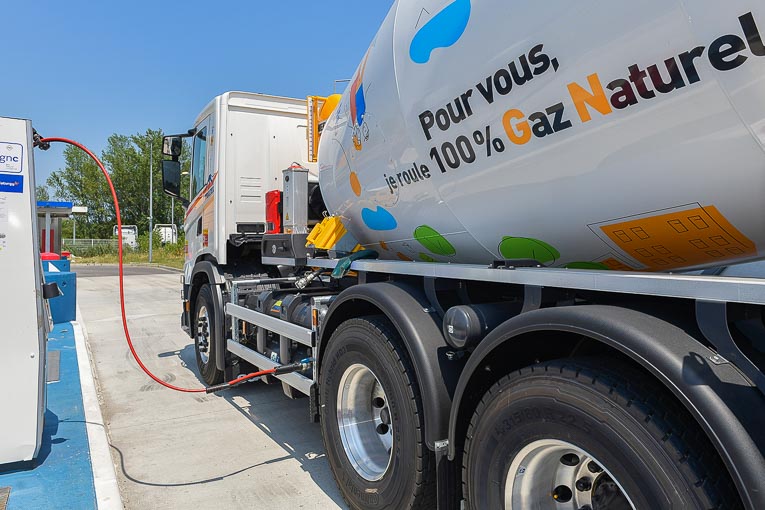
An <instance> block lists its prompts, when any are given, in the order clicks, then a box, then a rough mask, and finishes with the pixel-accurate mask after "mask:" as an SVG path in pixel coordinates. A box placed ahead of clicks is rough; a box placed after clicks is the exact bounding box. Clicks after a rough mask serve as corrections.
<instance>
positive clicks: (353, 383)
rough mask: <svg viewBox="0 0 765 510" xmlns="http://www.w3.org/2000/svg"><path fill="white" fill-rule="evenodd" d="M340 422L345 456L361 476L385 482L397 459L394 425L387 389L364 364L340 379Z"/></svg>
mask: <svg viewBox="0 0 765 510" xmlns="http://www.w3.org/2000/svg"><path fill="white" fill-rule="evenodd" d="M337 423H338V426H339V428H340V441H341V442H342V443H343V449H344V450H345V455H346V457H347V458H348V460H349V461H350V463H351V465H352V466H353V468H354V469H355V470H356V472H357V473H358V474H359V476H361V477H362V478H364V479H365V480H368V481H370V482H374V481H377V480H379V479H381V478H382V477H383V475H385V472H386V471H387V470H388V467H389V466H390V463H391V458H392V457H393V455H392V452H393V424H392V423H391V416H390V407H389V405H388V398H387V396H386V395H385V390H384V389H383V387H382V385H381V384H380V381H379V379H377V376H375V374H374V373H373V372H372V371H371V370H369V368H367V367H365V366H364V365H361V364H358V363H357V364H354V365H351V366H349V367H348V368H347V369H345V372H344V373H343V376H342V378H341V379H340V386H339V388H338V398H337Z"/></svg>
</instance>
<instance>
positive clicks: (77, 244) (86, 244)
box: [61, 239, 118, 250]
mask: <svg viewBox="0 0 765 510" xmlns="http://www.w3.org/2000/svg"><path fill="white" fill-rule="evenodd" d="M117 243H118V241H117V240H116V239H62V240H61V247H62V248H69V249H71V250H76V249H78V248H95V247H96V246H107V247H110V248H115V249H116V248H117Z"/></svg>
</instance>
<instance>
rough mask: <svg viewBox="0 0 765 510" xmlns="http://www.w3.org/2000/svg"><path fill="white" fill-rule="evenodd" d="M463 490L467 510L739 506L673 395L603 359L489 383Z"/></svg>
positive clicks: (468, 449) (553, 365) (549, 365)
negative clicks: (491, 385)
mask: <svg viewBox="0 0 765 510" xmlns="http://www.w3.org/2000/svg"><path fill="white" fill-rule="evenodd" d="M604 367H609V368H607V369H606V368H604ZM463 485H464V486H463V493H464V496H465V498H466V499H467V501H468V503H469V505H468V508H471V509H484V508H505V509H524V510H526V509H564V508H566V509H572V510H576V509H589V510H597V509H614V510H622V509H625V510H628V509H633V510H634V509H643V508H683V509H686V508H687V509H691V508H693V509H697V508H698V509H707V508H740V507H741V503H740V501H739V499H738V498H737V496H736V493H735V489H734V488H733V484H732V481H731V480H730V478H729V476H728V474H727V472H726V470H725V468H724V466H723V465H722V462H721V461H720V459H719V457H718V456H717V453H716V452H715V450H714V448H713V447H712V445H711V444H710V443H709V442H708V441H707V440H706V437H705V436H704V434H703V432H702V431H701V429H700V427H699V426H698V425H697V424H696V422H695V421H694V420H693V418H692V417H691V416H690V415H689V414H688V413H687V412H686V411H685V410H684V409H682V408H681V406H680V404H679V403H677V402H676V401H675V400H674V399H673V398H672V395H671V394H668V393H667V391H666V390H665V389H664V388H663V387H662V386H661V384H659V383H658V381H655V380H654V379H652V378H651V377H650V376H648V375H647V374H644V373H642V372H639V371H637V370H634V369H632V368H631V367H629V366H627V365H622V364H619V363H614V361H613V360H605V359H603V360H587V359H570V360H556V361H550V362H546V363H540V364H537V365H533V366H531V367H527V368H525V369H522V370H520V371H518V372H514V373H513V374H510V375H508V376H505V377H504V378H502V379H501V380H500V381H499V382H497V383H496V384H495V385H494V386H493V387H492V388H491V389H490V390H489V391H488V392H487V393H486V394H485V396H484V398H483V400H482V401H481V402H480V404H479V405H478V408H477V409H476V412H475V414H474V415H473V419H472V422H471V424H470V427H469V429H468V434H467V440H466V445H465V455H464V458H463Z"/></svg>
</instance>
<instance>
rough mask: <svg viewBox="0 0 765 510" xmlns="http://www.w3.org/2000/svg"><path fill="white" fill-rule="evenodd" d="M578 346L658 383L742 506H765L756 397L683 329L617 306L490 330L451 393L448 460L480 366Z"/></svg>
mask: <svg viewBox="0 0 765 510" xmlns="http://www.w3.org/2000/svg"><path fill="white" fill-rule="evenodd" d="M657 338H658V339H661V341H656V339H657ZM583 342H584V343H585V344H586V343H588V342H589V343H590V344H591V345H590V346H589V348H593V346H594V348H595V349H600V350H601V351H602V352H609V353H611V354H612V355H615V356H621V357H622V358H625V359H628V360H630V361H631V363H632V364H634V365H635V366H637V367H640V368H642V369H643V370H645V371H647V372H649V373H650V374H652V375H653V377H655V378H657V379H658V380H659V381H660V382H661V383H662V384H663V386H664V387H666V388H667V389H668V390H670V391H671V392H672V394H673V395H674V396H675V398H676V399H677V400H678V401H680V402H681V403H682V405H683V406H684V407H685V408H686V409H687V410H688V411H689V412H690V413H691V415H692V416H693V418H694V419H695V420H696V422H697V423H699V425H700V426H701V427H702V429H703V431H704V433H705V434H706V436H707V437H708V438H709V440H710V441H711V443H712V444H713V445H714V447H715V449H716V450H717V452H718V453H719V455H720V457H721V458H722V460H723V462H724V463H725V465H726V467H727V469H728V472H729V473H730V475H731V478H732V479H733V481H734V483H735V484H736V487H737V489H738V491H739V494H740V495H741V499H742V501H744V503H745V504H746V505H747V507H748V508H765V492H763V491H762V490H761V489H760V487H759V486H760V485H761V478H762V473H765V459H763V455H762V453H761V452H762V451H765V431H763V427H762V425H761V420H758V419H757V414H756V413H757V412H758V411H756V410H757V409H763V405H765V399H763V396H762V394H761V393H759V392H758V391H757V390H756V389H755V388H754V387H753V386H752V384H751V382H750V381H749V380H748V379H746V378H745V377H744V376H743V375H742V374H741V373H740V372H739V371H738V370H737V369H736V368H735V367H734V366H733V365H732V364H730V363H722V364H715V363H713V362H712V361H711V357H712V356H713V355H714V354H715V353H714V352H713V351H712V350H710V349H709V348H707V347H706V346H704V345H703V344H702V343H700V342H699V341H698V340H696V339H694V338H693V337H692V336H690V335H689V334H688V333H687V332H686V331H684V330H682V329H680V328H678V327H677V326H675V325H673V324H670V323H668V322H666V321H664V320H661V319H658V318H656V317H654V316H652V315H648V314H646V313H643V312H638V311H636V310H631V309H628V308H622V307H614V306H605V305H586V306H575V307H574V306H571V307H559V308H546V309H540V310H535V311H531V312H527V313H524V314H521V315H519V316H517V317H514V318H512V319H510V320H508V321H506V322H505V323H503V324H502V325H500V326H499V327H497V328H496V329H495V330H494V331H492V332H491V333H490V334H489V335H488V336H487V337H486V338H485V339H484V340H483V342H481V343H480V344H479V345H478V347H477V348H476V350H475V351H474V352H473V354H472V355H471V356H470V358H469V359H468V361H467V364H466V366H465V369H464V370H463V372H462V374H461V376H460V380H459V382H458V384H457V387H456V389H455V393H454V403H453V406H452V409H451V415H450V419H449V458H450V459H452V460H454V459H455V457H456V454H457V448H458V445H461V444H462V443H461V441H460V438H461V437H464V432H465V430H466V423H469V421H470V419H471V417H472V414H473V412H474V410H475V405H476V404H477V401H479V400H480V398H481V397H480V396H479V397H477V400H476V397H475V394H476V393H477V392H478V391H479V390H480V388H481V387H482V386H483V385H485V384H486V383H485V382H484V379H485V377H484V376H483V374H484V373H485V372H486V367H489V368H490V369H491V368H492V366H493V365H496V364H497V363H498V362H499V363H500V365H501V369H502V370H500V372H502V373H503V374H507V373H509V372H511V371H513V370H517V369H520V368H522V367H523V366H526V365H528V364H530V363H528V360H529V359H531V360H535V359H536V360H547V359H554V358H553V356H555V357H567V356H568V355H569V354H570V353H572V352H574V351H575V350H576V349H577V348H578V347H581V346H582V345H583V344H582V343H583ZM540 358H541V359H540ZM532 362H533V361H532ZM468 396H470V397H468ZM466 397H468V398H466ZM471 397H472V398H471ZM758 423H759V425H758Z"/></svg>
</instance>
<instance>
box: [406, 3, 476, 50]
mask: <svg viewBox="0 0 765 510" xmlns="http://www.w3.org/2000/svg"><path fill="white" fill-rule="evenodd" d="M469 20H470V0H454V2H452V3H451V4H449V5H447V6H446V7H444V8H443V10H441V12H439V13H438V14H436V15H435V16H433V18H432V19H431V20H430V21H428V22H427V23H426V24H425V25H424V26H423V27H422V28H421V29H420V30H418V31H417V33H416V34H415V35H414V38H413V39H412V44H411V45H410V46H409V57H410V58H411V59H412V61H413V62H415V63H417V64H425V63H427V62H428V61H429V60H430V55H431V54H432V53H433V51H434V50H436V49H438V48H448V47H449V46H452V45H453V44H455V43H456V42H457V41H459V40H460V37H462V34H463V33H465V29H466V28H467V25H468V21H469Z"/></svg>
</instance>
